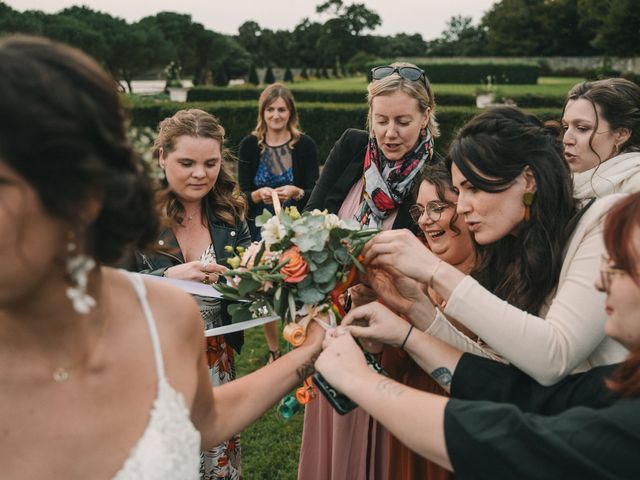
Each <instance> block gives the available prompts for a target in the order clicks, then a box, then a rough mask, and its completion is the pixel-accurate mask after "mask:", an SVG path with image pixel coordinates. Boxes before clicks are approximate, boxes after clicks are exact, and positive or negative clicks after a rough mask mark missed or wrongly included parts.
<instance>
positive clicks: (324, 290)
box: [316, 278, 338, 294]
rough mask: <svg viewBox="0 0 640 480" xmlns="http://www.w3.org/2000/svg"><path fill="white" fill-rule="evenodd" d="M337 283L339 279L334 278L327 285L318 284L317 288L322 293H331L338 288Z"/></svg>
mask: <svg viewBox="0 0 640 480" xmlns="http://www.w3.org/2000/svg"><path fill="white" fill-rule="evenodd" d="M336 283H338V282H337V279H336V278H333V279H331V280H330V281H328V282H326V283H318V284H316V288H317V289H318V290H320V291H321V292H322V293H325V294H326V293H329V292H330V291H331V290H333V289H334V288H335V287H336Z"/></svg>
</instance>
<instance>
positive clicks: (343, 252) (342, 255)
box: [333, 245, 349, 264]
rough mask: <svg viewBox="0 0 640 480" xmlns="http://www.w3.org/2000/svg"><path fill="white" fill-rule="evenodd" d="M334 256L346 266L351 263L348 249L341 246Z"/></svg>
mask: <svg viewBox="0 0 640 480" xmlns="http://www.w3.org/2000/svg"><path fill="white" fill-rule="evenodd" d="M333 256H334V258H335V259H336V261H338V262H340V263H342V264H345V263H347V262H348V261H349V252H347V249H346V248H344V247H343V246H342V245H340V247H338V248H336V249H335V250H334V252H333Z"/></svg>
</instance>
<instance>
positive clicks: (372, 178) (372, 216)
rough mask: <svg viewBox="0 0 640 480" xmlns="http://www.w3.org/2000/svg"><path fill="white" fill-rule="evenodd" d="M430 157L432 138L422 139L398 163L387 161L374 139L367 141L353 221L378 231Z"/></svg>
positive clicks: (408, 190)
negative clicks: (361, 181) (362, 185)
mask: <svg viewBox="0 0 640 480" xmlns="http://www.w3.org/2000/svg"><path fill="white" fill-rule="evenodd" d="M432 157H433V138H432V137H431V132H429V129H427V135H426V137H425V138H424V139H423V140H422V141H421V142H420V143H419V144H418V146H417V147H416V148H414V149H413V150H412V151H410V152H408V153H407V154H406V155H405V156H404V157H403V158H402V159H401V160H397V161H392V160H387V159H386V158H385V157H384V154H383V153H382V151H381V150H380V148H379V147H378V143H377V142H376V139H375V137H371V138H370V139H369V145H368V146H367V152H366V154H365V156H364V175H363V181H364V191H363V192H362V203H361V204H360V207H359V208H358V211H357V212H356V214H355V219H356V220H357V221H358V222H359V223H360V224H361V225H364V226H366V227H373V228H381V227H382V221H383V220H384V219H385V218H387V217H388V216H389V215H390V214H391V213H393V212H394V211H395V210H396V209H397V208H398V207H399V206H400V205H402V202H404V199H405V197H406V196H407V195H408V194H409V192H410V191H411V188H412V187H413V180H414V179H415V177H416V175H418V173H420V172H421V171H422V167H423V166H424V165H425V164H428V163H430V162H431V158H432Z"/></svg>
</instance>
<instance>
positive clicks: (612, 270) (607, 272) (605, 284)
mask: <svg viewBox="0 0 640 480" xmlns="http://www.w3.org/2000/svg"><path fill="white" fill-rule="evenodd" d="M623 273H626V272H625V271H624V270H623V269H622V268H620V267H616V266H615V265H613V264H612V261H611V259H610V258H609V257H607V256H606V255H602V259H601V260H600V283H601V284H602V290H603V291H604V292H607V293H609V289H610V288H611V281H612V279H613V276H614V275H621V274H623Z"/></svg>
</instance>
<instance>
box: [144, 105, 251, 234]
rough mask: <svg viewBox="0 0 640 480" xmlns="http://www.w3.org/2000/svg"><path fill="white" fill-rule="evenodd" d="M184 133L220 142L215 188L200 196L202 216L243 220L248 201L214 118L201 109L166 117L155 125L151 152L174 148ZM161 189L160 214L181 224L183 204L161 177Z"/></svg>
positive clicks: (222, 130) (216, 120)
mask: <svg viewBox="0 0 640 480" xmlns="http://www.w3.org/2000/svg"><path fill="white" fill-rule="evenodd" d="M183 135H187V136H189V137H195V138H211V139H213V140H217V141H218V142H220V148H221V153H222V165H220V173H218V178H217V180H216V183H215V185H214V187H213V188H212V189H211V191H210V192H209V193H207V194H206V195H205V197H204V198H203V199H202V207H203V208H202V210H201V212H200V214H201V219H202V221H203V223H204V222H206V219H207V218H208V215H209V213H211V214H213V216H214V217H216V218H217V219H218V220H220V221H221V222H223V223H226V224H227V225H230V226H232V227H233V226H236V224H237V222H238V221H239V220H240V221H241V220H244V216H245V212H246V209H247V202H246V200H245V198H244V196H243V195H242V193H241V192H240V189H239V187H238V183H237V182H236V180H235V178H234V177H233V175H232V173H231V172H230V171H229V166H228V165H227V164H228V163H229V162H231V161H233V160H234V158H233V157H232V156H231V153H230V152H229V150H228V149H227V148H226V147H225V144H224V140H225V131H224V128H223V127H222V125H221V124H220V122H219V121H218V119H217V118H216V117H214V116H213V115H211V114H210V113H207V112H205V111H204V110H199V109H197V108H192V109H189V110H179V111H177V112H176V113H175V114H174V115H173V116H172V117H168V118H165V119H164V120H162V121H161V122H160V125H158V136H157V137H156V140H155V143H154V149H155V150H154V154H155V156H156V157H157V156H158V155H159V154H160V153H159V152H160V148H162V150H163V151H164V152H165V154H166V153H170V152H172V151H173V150H175V148H176V147H175V143H176V139H177V138H178V137H181V136H183ZM162 186H163V187H164V189H163V190H162V191H161V192H160V194H159V198H158V204H159V205H158V207H159V210H160V213H161V216H162V218H163V219H164V220H166V221H168V223H171V222H175V223H177V224H180V223H182V221H183V220H184V206H183V205H182V202H180V200H179V199H178V197H177V196H176V194H175V193H174V192H173V190H171V188H169V184H168V182H167V181H166V179H165V180H163V184H162Z"/></svg>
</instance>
